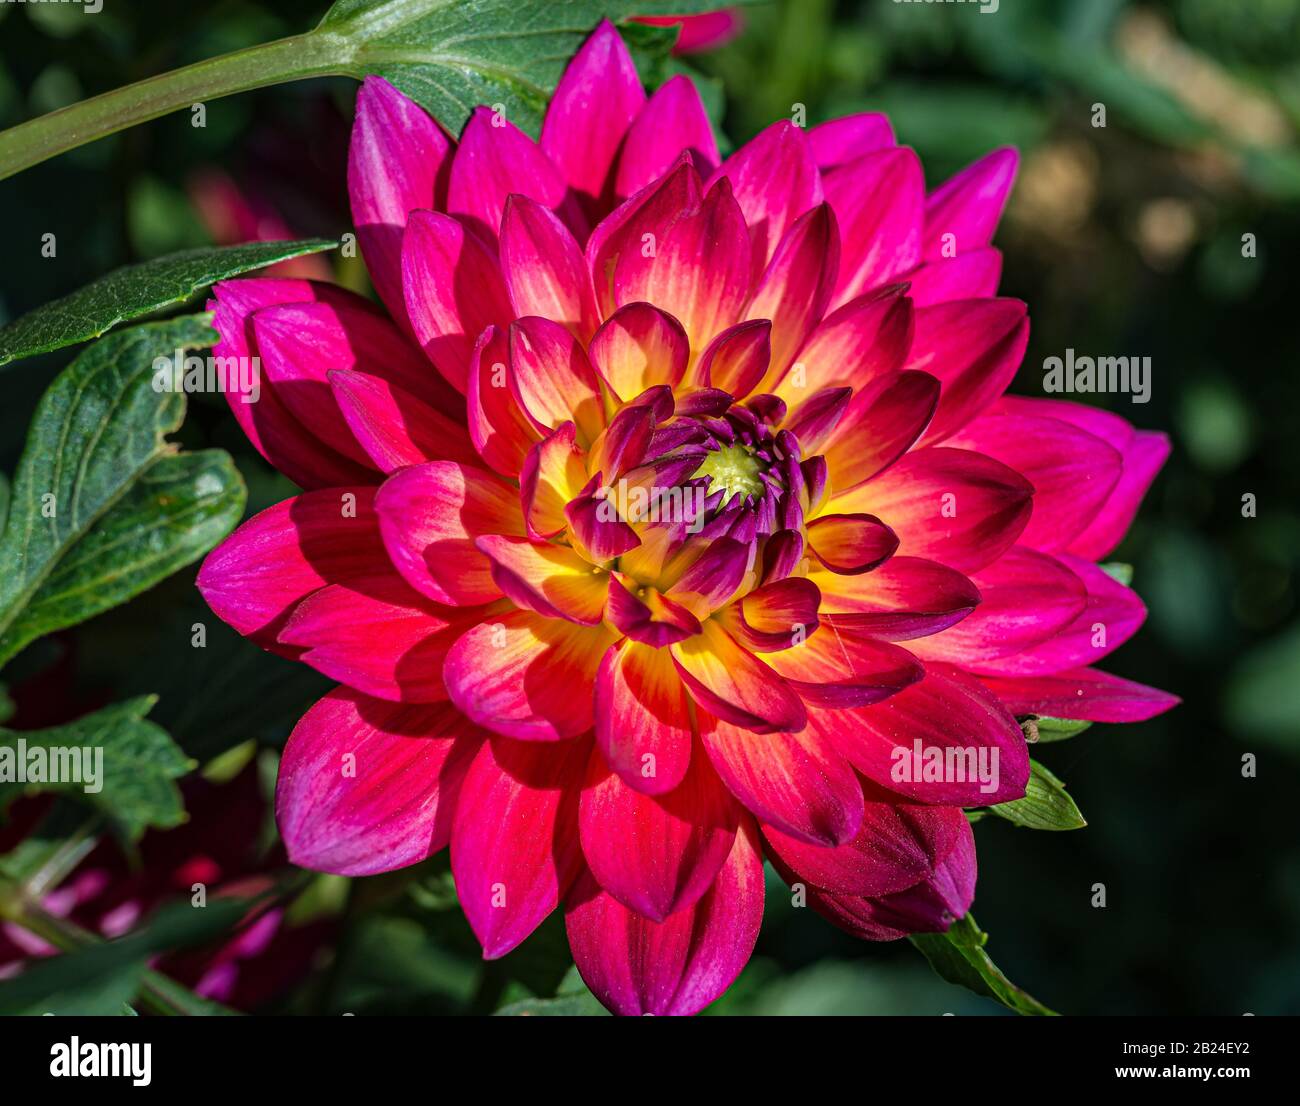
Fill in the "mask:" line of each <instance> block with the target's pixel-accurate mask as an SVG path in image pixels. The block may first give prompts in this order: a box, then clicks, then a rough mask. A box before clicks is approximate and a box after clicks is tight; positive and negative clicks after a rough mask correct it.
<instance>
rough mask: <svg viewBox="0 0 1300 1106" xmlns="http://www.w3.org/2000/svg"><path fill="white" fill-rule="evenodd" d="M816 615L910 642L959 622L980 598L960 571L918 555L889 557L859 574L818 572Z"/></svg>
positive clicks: (876, 634)
mask: <svg viewBox="0 0 1300 1106" xmlns="http://www.w3.org/2000/svg"><path fill="white" fill-rule="evenodd" d="M813 580H814V582H815V584H816V585H817V587H818V589H819V590H820V592H821V597H822V600H821V614H822V616H823V617H824V618H825V619H828V620H829V621H831V622H833V623H835V624H837V625H840V626H851V627H854V628H860V629H862V630H863V631H865V632H867V633H870V634H872V635H873V636H875V637H878V638H880V639H882V640H884V641H912V640H915V639H917V638H925V637H928V636H929V635H931V634H937V633H939V632H940V631H941V630H943V629H945V628H946V627H948V626H952V625H953V624H955V623H958V622H960V621H961V620H962V619H963V618H966V617H967V616H968V615H969V614H970V612H971V611H972V610H974V609H975V608H976V607H977V606H978V604H979V602H980V593H979V589H978V588H977V587H976V586H975V585H974V584H972V583H971V582H970V580H969V579H968V578H967V577H966V576H964V575H963V574H962V573H960V572H957V571H955V570H954V569H951V568H947V567H946V566H944V565H941V564H939V563H938V562H937V561H927V560H925V559H924V558H921V557H890V559H889V560H887V561H886V562H885V563H884V564H883V565H881V566H880V567H879V568H878V569H876V570H875V571H874V572H869V573H867V574H866V575H865V576H839V575H834V574H831V573H827V572H818V573H816V574H815V575H814V577H813Z"/></svg>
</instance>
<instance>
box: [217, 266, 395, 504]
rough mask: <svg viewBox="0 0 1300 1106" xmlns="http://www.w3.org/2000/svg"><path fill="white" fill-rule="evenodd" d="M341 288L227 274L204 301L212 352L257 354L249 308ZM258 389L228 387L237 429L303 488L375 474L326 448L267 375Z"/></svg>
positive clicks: (351, 481) (326, 294) (352, 481)
mask: <svg viewBox="0 0 1300 1106" xmlns="http://www.w3.org/2000/svg"><path fill="white" fill-rule="evenodd" d="M335 293H338V294H339V295H345V293H343V292H342V291H341V290H340V289H333V288H330V287H329V286H328V285H323V284H317V283H315V282H313V281H306V280H282V279H278V278H274V277H265V278H256V279H247V280H227V281H223V282H222V283H220V284H218V285H217V286H216V287H215V288H214V289H213V295H214V297H215V298H214V299H212V300H209V301H208V309H209V310H210V311H212V312H213V320H212V325H213V327H214V328H215V329H216V331H217V333H218V334H219V335H220V336H221V337H220V340H219V341H218V342H217V344H216V346H215V347H214V348H213V355H214V356H216V357H235V358H243V359H247V358H249V357H256V356H260V354H259V352H258V348H257V339H256V337H255V335H254V333H253V322H252V316H253V313H254V312H256V311H259V310H260V309H262V308H265V307H270V306H272V305H274V304H282V303H310V302H313V301H315V300H319V299H322V298H326V297H331V298H332V297H334V295H335ZM261 383H262V387H261V394H260V395H259V396H258V397H257V401H256V402H252V399H253V397H252V395H251V393H245V392H244V391H237V390H234V389H232V390H230V391H228V392H227V393H226V401H227V402H228V403H229V404H230V410H231V413H232V414H233V415H234V416H235V420H236V421H237V422H238V423H239V426H240V429H241V430H243V432H244V433H245V434H246V435H247V436H248V440H249V441H250V442H252V443H253V445H254V447H255V448H256V449H257V451H258V452H259V453H260V454H261V455H262V456H263V457H265V458H266V459H267V460H268V461H269V462H270V463H271V464H272V465H274V466H275V467H276V468H277V469H279V470H280V471H281V472H282V473H284V474H285V475H286V476H287V477H289V479H290V480H292V481H293V482H294V483H295V484H297V485H299V486H300V487H303V488H308V489H311V488H321V487H326V488H332V487H339V486H342V485H350V484H365V483H369V482H372V481H373V480H374V479H375V472H374V470H373V469H372V468H370V467H369V466H368V465H365V464H362V463H360V462H358V461H355V460H351V459H349V458H347V457H345V456H343V455H342V454H340V453H338V452H337V451H336V450H333V449H330V448H329V447H328V446H327V445H325V444H324V442H322V441H321V440H320V438H319V437H318V436H317V435H316V434H314V433H313V432H312V431H311V430H309V429H308V428H307V427H306V426H304V425H303V424H302V423H301V422H299V421H298V419H297V418H296V417H295V416H294V415H293V414H292V413H291V412H290V410H289V408H288V407H287V406H286V405H285V403H284V402H283V401H282V400H281V399H280V398H279V397H278V396H277V395H276V393H275V387H274V385H273V384H272V383H271V382H270V381H269V380H263V381H262V382H261Z"/></svg>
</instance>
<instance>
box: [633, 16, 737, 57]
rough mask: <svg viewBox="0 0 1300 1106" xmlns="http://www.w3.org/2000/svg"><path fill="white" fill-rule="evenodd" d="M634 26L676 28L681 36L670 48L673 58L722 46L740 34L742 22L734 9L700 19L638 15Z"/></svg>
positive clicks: (693, 17)
mask: <svg viewBox="0 0 1300 1106" xmlns="http://www.w3.org/2000/svg"><path fill="white" fill-rule="evenodd" d="M634 22H636V23H647V24H649V25H650V26H652V27H673V26H677V25H679V24H680V26H681V28H682V32H681V34H680V35H679V36H678V38H677V44H676V45H675V46H674V47H673V53H674V54H699V53H702V52H703V51H705V50H713V49H716V48H717V47H719V46H724V45H726V44H727V43H728V42H730V41H731V40H732V39H733V38H735V37H736V36H737V35H738V34H740V32H741V29H742V28H743V27H744V20H743V19H742V17H741V14H740V12H739V11H738V10H737V9H736V8H723V9H721V10H720V11H716V12H702V13H701V14H700V15H639V16H637V17H636V18H635V20H634Z"/></svg>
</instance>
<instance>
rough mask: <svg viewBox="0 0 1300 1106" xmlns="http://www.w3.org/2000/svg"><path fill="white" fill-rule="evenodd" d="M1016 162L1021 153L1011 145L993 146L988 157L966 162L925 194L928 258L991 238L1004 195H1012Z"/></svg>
mask: <svg viewBox="0 0 1300 1106" xmlns="http://www.w3.org/2000/svg"><path fill="white" fill-rule="evenodd" d="M1019 163H1020V155H1019V154H1018V153H1017V152H1016V151H1015V150H1014V149H1012V148H1011V147H1009V146H1007V147H1004V148H1002V149H1000V150H994V151H993V153H991V154H989V155H988V156H987V157H984V158H981V159H980V160H979V161H977V162H975V163H974V164H973V165H968V166H967V167H966V168H965V169H963V170H962V171H961V172H960V173H958V174H957V175H956V176H955V177H953V178H952V179H951V180H949V181H946V182H945V183H943V184H941V185H940V186H939V187H938V188H936V189H935V190H934V191H933V192H932V193H931V194H930V195H929V197H927V199H926V202H925V257H926V260H927V261H933V260H937V259H939V258H943V257H952V256H954V254H963V253H966V252H967V251H969V250H976V249H980V248H981V247H983V246H987V245H988V244H989V243H990V242H991V241H993V232H994V231H995V230H997V226H998V221H999V220H1000V219H1001V218H1002V210H1003V208H1005V207H1006V205H1007V197H1008V196H1010V195H1011V186H1012V185H1013V184H1014V183H1015V179H1016V167H1017V165H1019ZM949 235H951V237H950V238H949V237H948V236H949Z"/></svg>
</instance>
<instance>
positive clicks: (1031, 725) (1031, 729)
mask: <svg viewBox="0 0 1300 1106" xmlns="http://www.w3.org/2000/svg"><path fill="white" fill-rule="evenodd" d="M1091 725H1092V723H1091V722H1085V721H1083V720H1082V719H1074V718H1051V717H1049V716H1048V715H1045V714H1031V715H1030V716H1029V717H1028V718H1023V719H1021V721H1020V726H1021V728H1022V729H1023V730H1024V731H1025V740H1026V741H1028V742H1029V743H1030V744H1031V745H1032V744H1035V743H1037V744H1045V743H1048V742H1052V741H1065V740H1066V739H1067V738H1070V737H1075V736H1077V735H1078V734H1081V733H1083V731H1084V730H1086V729H1087V728H1088V727H1089V726H1091Z"/></svg>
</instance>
